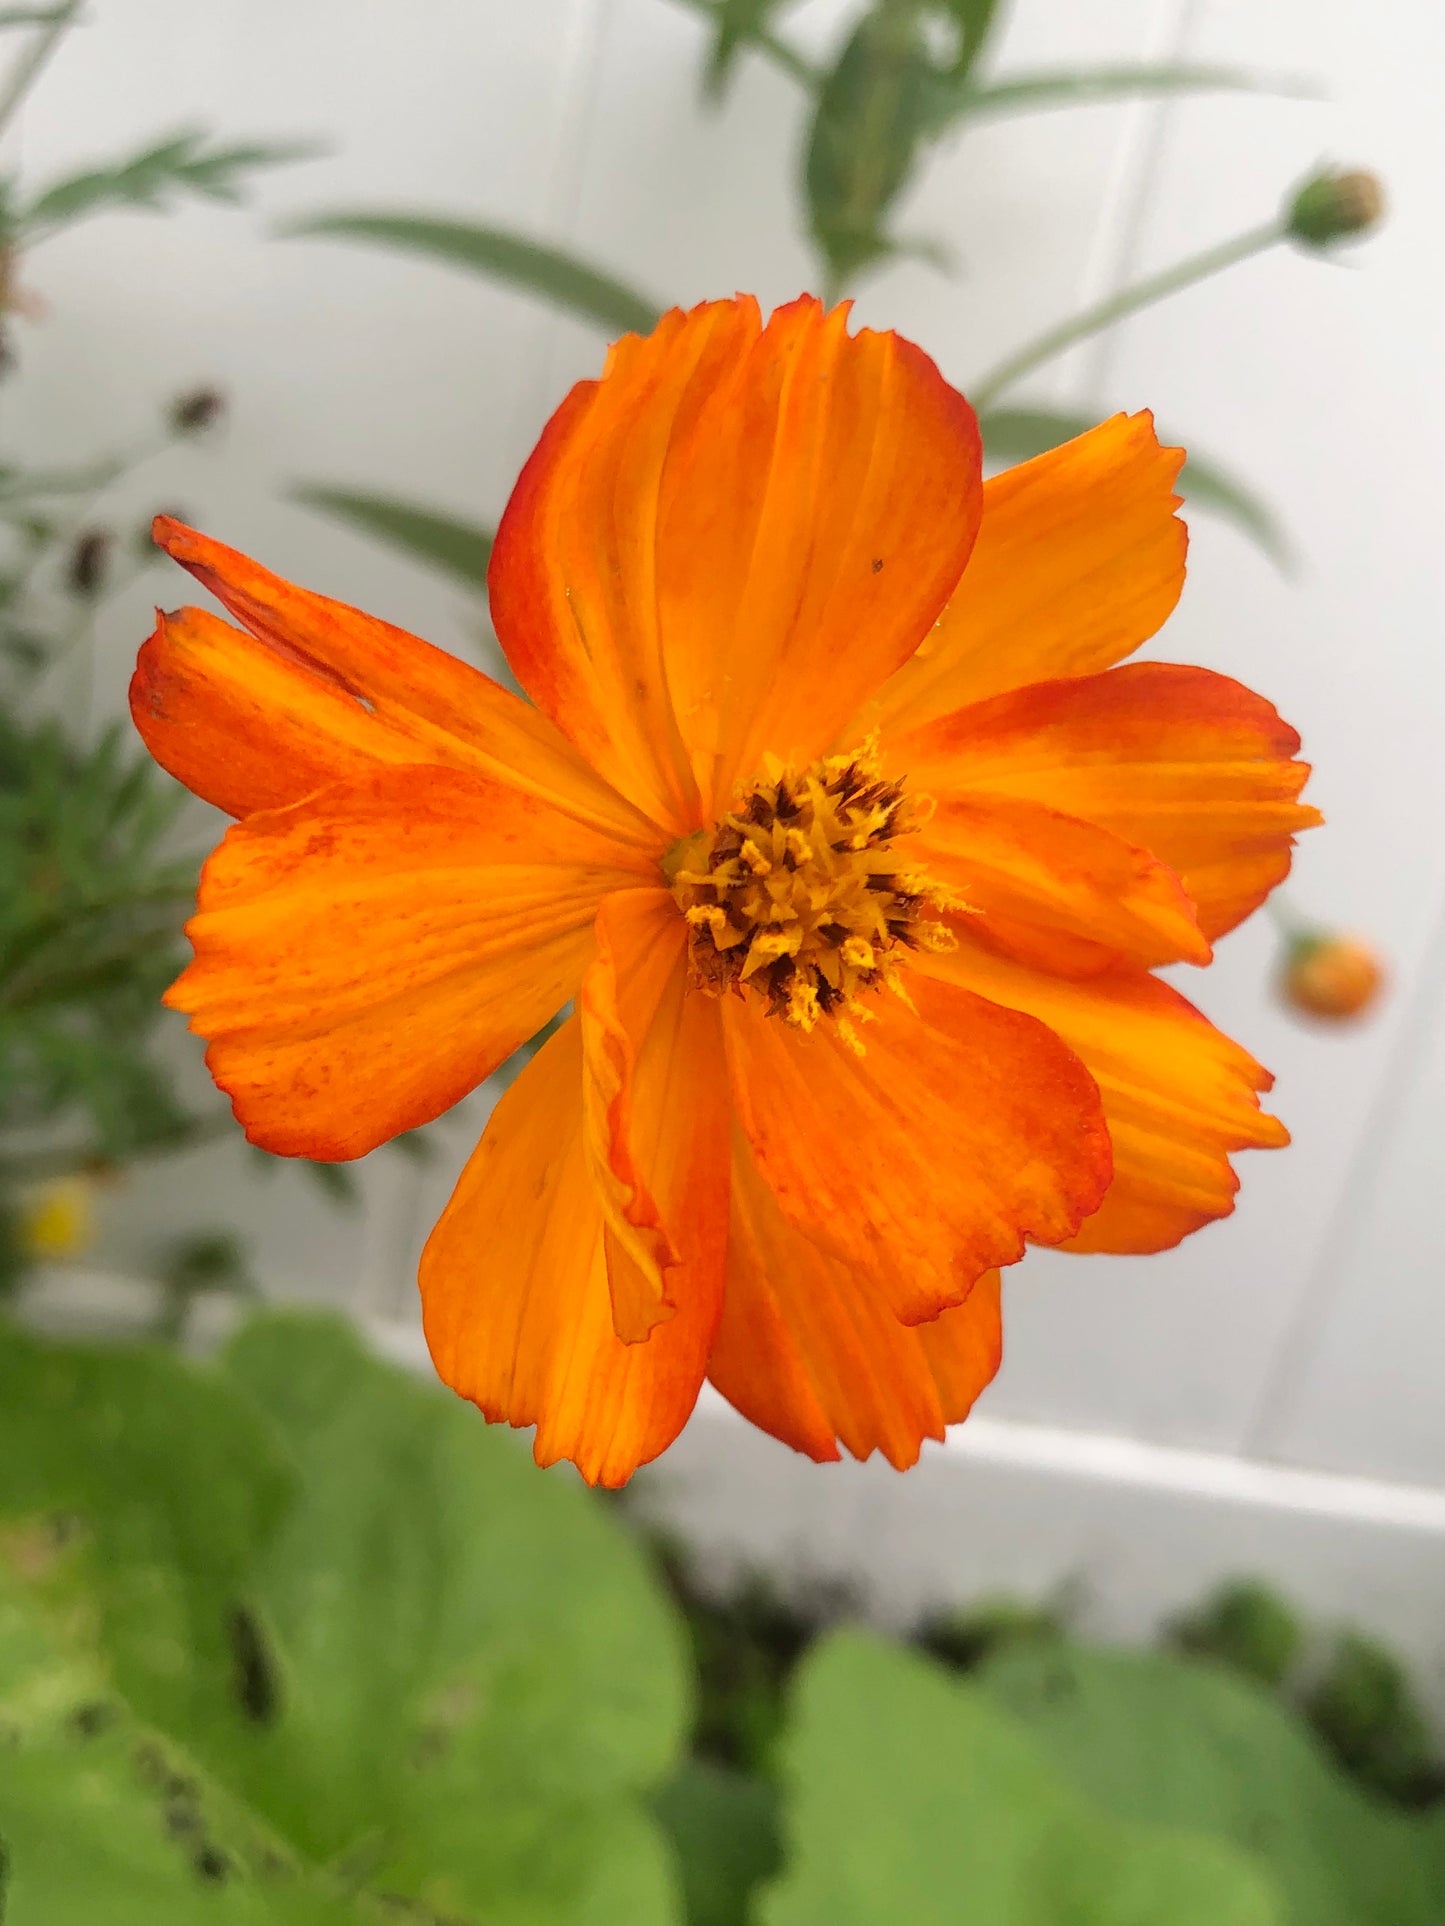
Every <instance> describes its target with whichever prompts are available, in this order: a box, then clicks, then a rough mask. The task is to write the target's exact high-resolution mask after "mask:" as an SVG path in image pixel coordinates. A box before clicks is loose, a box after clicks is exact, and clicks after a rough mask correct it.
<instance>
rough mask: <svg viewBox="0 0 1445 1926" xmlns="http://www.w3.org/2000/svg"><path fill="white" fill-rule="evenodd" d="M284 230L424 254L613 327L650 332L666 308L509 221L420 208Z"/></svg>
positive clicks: (323, 217)
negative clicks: (460, 217)
mask: <svg viewBox="0 0 1445 1926" xmlns="http://www.w3.org/2000/svg"><path fill="white" fill-rule="evenodd" d="M278 232H279V233H280V234H282V235H283V236H288V237H295V238H297V239H302V238H306V237H310V236H315V237H318V238H320V239H322V240H333V241H364V242H368V243H369V244H370V245H371V246H373V247H384V248H394V249H396V250H397V251H398V252H400V253H403V254H421V255H424V256H426V257H427V258H428V259H429V260H433V261H442V262H445V263H446V264H447V265H448V266H450V267H460V268H466V269H467V270H468V271H469V272H471V273H473V274H481V275H485V276H486V278H487V279H488V280H492V281H501V282H504V283H506V285H508V286H509V287H514V288H520V289H521V290H522V291H523V292H524V293H527V294H535V295H537V296H538V297H539V298H540V299H541V300H543V301H546V302H548V303H549V304H550V305H551V306H552V307H557V308H562V309H563V310H565V311H566V312H567V313H569V314H575V315H577V316H578V317H579V318H580V319H582V320H584V321H593V322H596V323H597V325H598V326H599V327H601V328H603V329H605V330H606V331H607V332H609V333H617V332H619V331H620V332H623V333H627V332H629V331H631V332H635V333H637V334H649V333H651V331H652V329H653V328H654V327H656V325H657V321H658V317H659V315H660V313H661V309H660V307H659V306H658V304H657V303H656V302H655V301H651V300H649V299H648V297H647V296H646V295H645V294H639V293H638V292H637V291H636V290H635V289H634V288H630V287H627V286H626V285H625V284H624V283H623V282H621V281H618V280H615V279H614V278H613V277H612V276H611V275H610V274H605V273H604V272H603V271H602V270H601V269H600V268H594V267H592V266H590V265H589V264H588V263H587V262H585V261H579V260H578V259H577V258H576V256H575V255H572V254H568V253H566V252H565V251H564V250H563V249H561V248H555V247H547V246H546V245H544V244H543V243H542V242H540V241H529V240H527V239H525V238H524V237H523V236H522V235H520V234H513V233H510V232H508V231H507V230H506V229H505V228H499V227H479V226H476V225H474V224H473V223H471V222H467V221H439V220H433V219H431V218H430V217H428V216H426V215H421V214H316V215H312V216H310V217H309V218H308V219H305V220H301V221H291V222H288V223H287V224H286V225H285V226H284V227H282V228H280V229H279V230H278Z"/></svg>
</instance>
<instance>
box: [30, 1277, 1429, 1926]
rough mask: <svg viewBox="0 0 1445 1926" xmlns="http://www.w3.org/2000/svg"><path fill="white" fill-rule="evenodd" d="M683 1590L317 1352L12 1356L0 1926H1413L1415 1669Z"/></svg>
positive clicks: (1224, 1637)
mask: <svg viewBox="0 0 1445 1926" xmlns="http://www.w3.org/2000/svg"><path fill="white" fill-rule="evenodd" d="M1070 1617H1071V1611H1070V1609H1069V1607H1068V1606H1067V1605H1065V1606H1063V1607H1061V1608H1060V1609H1057V1610H1047V1609H1040V1608H1037V1607H1035V1608H1027V1607H1024V1606H1022V1605H1019V1604H1017V1603H1012V1602H1010V1601H1007V1600H997V1601H993V1602H989V1603H985V1604H982V1605H980V1606H979V1607H977V1608H975V1609H973V1610H970V1611H966V1612H955V1613H952V1614H950V1615H948V1616H946V1617H941V1618H936V1619H934V1620H932V1621H930V1622H928V1623H925V1624H923V1625H921V1626H919V1627H917V1628H916V1629H915V1631H914V1632H913V1634H912V1635H911V1636H910V1637H909V1638H907V1639H906V1640H904V1639H894V1640H887V1639H884V1638H883V1637H881V1636H879V1635H877V1634H874V1633H870V1632H866V1631H864V1630H863V1629H861V1628H860V1626H859V1625H858V1623H857V1614H856V1610H855V1608H854V1606H853V1603H852V1601H850V1600H849V1599H848V1598H847V1597H846V1596H843V1595H840V1594H837V1593H831V1594H830V1593H814V1594H812V1595H810V1594H809V1593H808V1592H806V1591H802V1592H800V1591H798V1590H797V1589H796V1588H795V1589H794V1590H793V1591H792V1592H791V1593H785V1592H784V1591H782V1590H780V1589H778V1588H777V1586H776V1584H775V1583H774V1582H772V1581H768V1580H764V1579H762V1578H752V1579H748V1580H746V1581H745V1582H743V1583H742V1584H741V1585H739V1586H737V1587H736V1588H735V1589H734V1590H732V1591H731V1592H730V1591H728V1590H727V1589H726V1588H724V1589H722V1590H719V1588H718V1587H717V1585H716V1584H713V1585H711V1586H706V1587H704V1586H702V1585H701V1584H700V1583H699V1582H698V1581H697V1579H696V1577H695V1575H694V1573H693V1571H692V1569H691V1566H690V1564H689V1561H688V1558H687V1556H686V1554H684V1553H682V1552H680V1551H679V1550H677V1549H676V1548H674V1547H670V1546H668V1545H665V1544H658V1543H656V1542H653V1541H650V1540H648V1539H647V1538H646V1537H642V1536H640V1535H639V1533H638V1532H637V1531H636V1530H632V1529H629V1520H628V1519H627V1517H626V1513H625V1507H622V1506H619V1505H618V1504H617V1503H615V1502H614V1503H612V1504H608V1503H606V1502H604V1501H602V1500H601V1499H599V1498H597V1497H595V1496H594V1495H593V1494H591V1493H587V1492H584V1491H583V1490H581V1489H580V1488H579V1487H578V1486H577V1485H576V1483H575V1481H573V1480H570V1479H558V1478H556V1477H543V1476H541V1475H540V1474H539V1473H538V1472H537V1471H536V1470H535V1468H534V1467H533V1466H532V1465H531V1464H530V1463H529V1462H528V1460H527V1458H526V1456H525V1455H524V1453H523V1452H521V1451H520V1450H518V1449H517V1446H516V1442H515V1440H513V1439H512V1438H510V1437H508V1436H507V1435H506V1434H503V1433H497V1432H485V1431H484V1430H483V1429H482V1427H481V1426H480V1425H478V1424H477V1423H476V1421H475V1418H474V1416H473V1414H472V1413H471V1412H469V1411H467V1410H466V1409H465V1408H464V1407H463V1406H462V1405H460V1404H459V1403H457V1402H456V1401H455V1400H453V1399H451V1398H449V1397H448V1396H447V1395H446V1394H445V1393H444V1392H442V1391H440V1390H439V1389H437V1388H436V1387H434V1386H430V1385H428V1386H423V1385H421V1384H419V1383H417V1382H416V1381H415V1380H414V1379H413V1378H412V1377H411V1376H410V1375H409V1374H407V1373H405V1372H403V1371H401V1370H399V1369H397V1368H396V1367H394V1366H392V1365H388V1364H384V1363H381V1362H379V1361H378V1360H377V1359H376V1358H374V1357H373V1356H370V1355H368V1354H367V1353H366V1352H365V1351H364V1350H363V1348H362V1346H361V1345H360V1344H359V1342H358V1341H357V1339H356V1337H355V1336H354V1335H353V1334H352V1333H351V1331H350V1330H349V1328H348V1326H347V1325H346V1324H345V1323H344V1322H343V1321H342V1320H340V1319H333V1318H329V1317H317V1316H315V1315H310V1314H303V1313H298V1312H285V1313H275V1312H273V1313H270V1314H267V1315H264V1316H261V1317H258V1318H256V1319H254V1320H253V1321H252V1322H251V1323H250V1324H249V1325H247V1326H246V1327H245V1328H243V1329H242V1330H241V1331H240V1332H239V1333H238V1334H237V1335H236V1336H234V1337H233V1338H232V1339H231V1341H230V1342H229V1343H228V1344H227V1345H226V1346H225V1347H224V1348H223V1349H222V1351H221V1353H220V1355H219V1356H218V1358H217V1359H216V1360H215V1361H214V1362H212V1363H210V1364H207V1365H205V1366H198V1365H195V1364H192V1363H188V1362H186V1361H185V1360H183V1359H182V1358H181V1357H180V1356H178V1354H177V1353H176V1352H175V1350H174V1349H173V1348H159V1347H147V1348H120V1349H117V1348H108V1349H87V1348H81V1347H70V1346H57V1345H48V1344H44V1343H41V1342H39V1341H37V1340H36V1339H34V1338H31V1337H28V1336H24V1335H22V1334H20V1333H19V1332H18V1331H16V1330H14V1329H13V1328H9V1329H7V1328H5V1327H0V1727H3V1731H4V1737H5V1743H4V1748H3V1751H0V1907H3V1908H5V1909H6V1910H5V1917H6V1918H7V1919H12V1918H13V1919H14V1920H15V1922H16V1926H28V1923H29V1922H35V1926H132V1922H133V1923H134V1926H171V1923H172V1922H174V1926H200V1923H203V1922H205V1921H209V1920H215V1921H216V1922H218V1926H221V1923H223V1922H229V1921H234V1922H237V1926H241V1922H254V1923H256V1926H259V1923H260V1922H263V1921H276V1922H278V1926H302V1923H303V1922H304V1923H305V1926H343V1923H344V1922H357V1923H358V1926H359V1923H360V1922H364V1921H374V1922H378V1926H379V1922H381V1921H384V1920H396V1921H414V1922H417V1926H467V1923H468V1922H473V1923H474V1926H484V1923H490V1922H503V1921H505V1922H507V1926H513V1922H515V1923H516V1926H898V1922H899V1921H900V1920H907V1921H909V1922H910V1926H911V1923H912V1922H934V1921H937V1922H939V1926H942V1922H944V1921H946V1920H954V1919H958V1918H961V1917H965V1916H966V1917H967V1918H968V1920H969V1921H970V1922H972V1923H975V1926H1022V1922H1024V1921H1025V1920H1028V1921H1036V1922H1041V1923H1046V1926H1055V1922H1057V1926H1063V1923H1064V1922H1065V1921H1068V1922H1075V1923H1076V1926H1156V1922H1159V1921H1164V1920H1167V1921H1168V1922H1169V1923H1170V1926H1195V1923H1196V1922H1197V1926H1361V1922H1363V1921H1366V1920H1368V1921H1369V1922H1370V1926H1439V1923H1440V1922H1441V1921H1445V1805H1442V1804H1441V1803H1440V1798H1441V1791H1442V1773H1441V1768H1440V1763H1439V1760H1438V1758H1437V1757H1436V1756H1435V1755H1434V1754H1433V1753H1432V1751H1431V1749H1430V1744H1429V1741H1428V1739H1427V1738H1426V1736H1425V1727H1424V1723H1423V1720H1422V1719H1421V1716H1420V1714H1419V1711H1418V1709H1417V1708H1416V1707H1415V1705H1414V1702H1413V1700H1412V1698H1411V1695H1410V1691H1409V1688H1408V1686H1407V1684H1406V1682H1405V1680H1404V1677H1403V1674H1402V1672H1401V1670H1400V1668H1399V1666H1398V1665H1397V1664H1395V1662H1394V1661H1393V1660H1392V1658H1391V1657H1390V1655H1389V1654H1388V1653H1387V1652H1385V1651H1384V1650H1383V1649H1381V1648H1380V1647H1379V1646H1378V1645H1376V1644H1374V1643H1373V1642H1371V1641H1367V1640H1365V1639H1363V1638H1361V1637H1359V1636H1358V1635H1357V1634H1354V1633H1350V1632H1346V1633H1344V1634H1336V1635H1324V1634H1320V1633H1314V1632H1312V1631H1310V1630H1309V1629H1307V1628H1306V1627H1305V1626H1304V1625H1303V1624H1302V1623H1301V1622H1300V1620H1299V1619H1298V1617H1297V1615H1296V1614H1295V1613H1294V1612H1293V1611H1292V1610H1291V1608H1290V1607H1289V1605H1288V1604H1287V1603H1286V1602H1285V1601H1284V1600H1283V1599H1280V1598H1277V1597H1275V1596H1274V1595H1273V1594H1271V1593H1269V1592H1267V1591H1265V1590H1263V1589H1262V1588H1260V1587H1257V1586H1236V1587H1232V1588H1230V1589H1229V1590H1227V1591H1226V1592H1224V1593H1223V1594H1221V1595H1220V1596H1219V1597H1217V1598H1213V1599H1210V1600H1208V1601H1206V1602H1205V1604H1204V1605H1203V1606H1201V1608H1200V1609H1199V1610H1198V1612H1196V1613H1195V1614H1193V1615H1192V1616H1191V1617H1190V1619H1189V1620H1188V1621H1187V1622H1186V1623H1182V1624H1181V1625H1180V1626H1179V1627H1178V1628H1177V1630H1176V1632H1175V1634H1174V1636H1173V1638H1172V1640H1170V1641H1169V1642H1167V1643H1166V1644H1165V1645H1164V1646H1163V1647H1162V1648H1161V1649H1158V1650H1153V1651H1128V1652H1126V1651H1118V1650H1113V1651H1111V1650H1104V1649H1100V1648H1097V1647H1094V1646H1091V1645H1089V1644H1088V1643H1086V1642H1084V1641H1083V1640H1081V1639H1080V1638H1079V1637H1078V1636H1077V1635H1076V1634H1075V1632H1074V1631H1073V1630H1072V1629H1071V1626H1070V1622H1069V1621H1070Z"/></svg>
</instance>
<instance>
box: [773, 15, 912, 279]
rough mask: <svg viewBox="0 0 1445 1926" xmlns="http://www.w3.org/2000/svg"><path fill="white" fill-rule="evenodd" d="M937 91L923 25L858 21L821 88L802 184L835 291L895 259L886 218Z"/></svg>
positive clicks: (904, 19) (881, 18) (900, 18)
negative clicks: (878, 265)
mask: <svg viewBox="0 0 1445 1926" xmlns="http://www.w3.org/2000/svg"><path fill="white" fill-rule="evenodd" d="M938 88H939V75H938V72H937V69H936V68H935V66H934V64H933V59H932V56H931V55H930V53H929V48H928V42H927V39H926V36H925V33H924V28H923V23H922V20H921V18H920V16H919V14H918V13H917V12H916V11H914V10H913V9H911V8H899V9H893V8H883V9H881V10H879V11H877V12H872V13H867V14H865V15H864V16H863V18H862V19H861V20H860V21H859V23H858V25H857V27H856V28H855V29H854V31H853V33H852V34H851V35H850V36H849V38H848V40H847V42H846V44H845V45H844V47H843V50H842V52H841V53H840V54H839V56H838V59H837V62H836V64H835V65H834V67H833V69H832V71H831V73H829V74H828V76H827V78H826V79H825V80H824V82H823V85H822V88H821V90H820V92H819V94H818V101H817V106H816V108H815V110H814V114H813V124H812V128H811V130H810V132H809V136H808V145H807V152H806V156H805V159H804V172H803V182H804V191H805V194H806V197H807V206H808V218H809V224H810V226H811V229H812V234H813V239H814V241H815V243H816V244H817V247H818V249H819V251H820V253H821V254H822V256H823V258H824V260H825V261H826V262H827V265H828V272H829V277H830V280H831V282H832V283H833V285H834V287H838V288H841V287H842V286H843V285H844V284H845V283H846V282H848V281H850V280H851V279H852V278H853V277H854V276H855V275H857V274H859V273H860V272H862V271H863V270H864V269H866V268H869V267H873V266H876V265H877V264H878V263H879V262H881V261H883V260H885V259H886V258H887V257H888V256H889V255H890V254H892V253H893V252H894V251H895V248H894V244H893V242H892V241H891V240H890V238H889V237H888V235H887V233H886V231H885V224H886V219H887V216H888V213H889V211H890V209H891V208H892V206H893V203H894V202H895V201H896V200H897V198H898V196H899V195H900V194H901V193H902V191H903V189H904V187H905V186H906V185H907V183H908V181H909V179H910V178H911V176H912V174H913V170H914V168H915V167H916V165H917V163H918V159H919V155H920V152H921V148H922V145H923V142H924V141H925V139H926V138H927V136H928V133H929V129H930V128H931V127H932V125H933V124H934V121H935V119H936V116H937V104H938Z"/></svg>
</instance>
